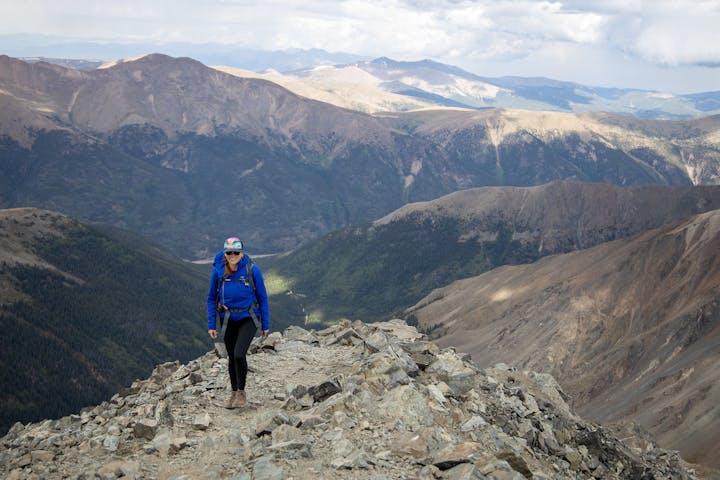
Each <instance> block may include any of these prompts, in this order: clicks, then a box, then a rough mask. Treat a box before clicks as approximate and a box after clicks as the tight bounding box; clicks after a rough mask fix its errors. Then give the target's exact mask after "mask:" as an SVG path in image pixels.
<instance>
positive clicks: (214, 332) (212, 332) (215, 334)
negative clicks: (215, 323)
mask: <svg viewBox="0 0 720 480" xmlns="http://www.w3.org/2000/svg"><path fill="white" fill-rule="evenodd" d="M208 335H210V338H212V339H213V340H215V339H216V338H217V330H208Z"/></svg>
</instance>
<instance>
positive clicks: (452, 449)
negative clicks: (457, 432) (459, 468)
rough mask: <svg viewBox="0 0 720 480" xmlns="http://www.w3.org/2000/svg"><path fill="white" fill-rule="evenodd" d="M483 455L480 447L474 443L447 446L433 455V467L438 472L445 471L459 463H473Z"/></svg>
mask: <svg viewBox="0 0 720 480" xmlns="http://www.w3.org/2000/svg"><path fill="white" fill-rule="evenodd" d="M482 455H483V448H482V445H480V444H479V443H476V442H463V443H460V444H457V445H448V446H447V447H445V448H444V449H442V450H440V451H439V452H438V453H437V454H435V458H434V459H433V462H432V463H433V465H435V466H436V467H438V468H439V469H440V470H447V469H449V468H452V467H454V466H455V465H458V464H460V463H474V462H475V461H476V460H477V459H478V458H480V457H481V456H482Z"/></svg>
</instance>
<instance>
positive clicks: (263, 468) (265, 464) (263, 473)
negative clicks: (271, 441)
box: [252, 455, 285, 480]
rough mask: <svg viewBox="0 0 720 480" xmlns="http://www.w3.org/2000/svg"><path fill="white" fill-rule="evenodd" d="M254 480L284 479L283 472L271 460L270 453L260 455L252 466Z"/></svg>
mask: <svg viewBox="0 0 720 480" xmlns="http://www.w3.org/2000/svg"><path fill="white" fill-rule="evenodd" d="M252 475H253V479H254V480H284V479H285V472H284V470H283V468H282V467H279V466H277V465H276V464H275V463H274V462H273V457H272V456H271V455H266V456H263V457H260V458H258V459H257V461H256V462H255V465H254V466H253V472H252Z"/></svg>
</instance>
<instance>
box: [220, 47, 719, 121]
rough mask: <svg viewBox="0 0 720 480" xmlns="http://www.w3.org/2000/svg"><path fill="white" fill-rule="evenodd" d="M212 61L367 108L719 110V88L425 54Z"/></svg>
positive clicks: (658, 113) (653, 113)
mask: <svg viewBox="0 0 720 480" xmlns="http://www.w3.org/2000/svg"><path fill="white" fill-rule="evenodd" d="M216 68H218V69H220V70H223V71H227V72H229V73H233V74H236V75H239V76H245V77H247V76H250V77H259V78H266V79H268V80H271V81H273V82H276V83H279V84H280V85H283V86H285V87H286V88H288V89H290V90H292V91H294V92H296V93H298V94H300V95H303V96H306V97H309V98H315V99H317V100H322V101H327V102H330V103H333V104H336V105H340V106H344V107H347V108H353V109H358V110H361V111H366V112H368V113H378V112H381V111H406V110H412V109H417V108H423V107H438V106H444V107H459V108H469V109H485V108H504V109H515V110H518V109H519V110H537V111H558V112H572V113H586V112H598V111H604V112H612V113H618V114H623V115H630V116H634V117H638V118H655V119H690V118H697V117H702V116H708V115H715V114H718V113H720V91H714V92H704V93H695V94H686V95H674V94H671V93H666V92H657V91H649V90H638V89H623V88H599V87H592V86H587V85H581V84H578V83H573V82H564V81H559V80H552V79H549V78H542V77H539V78H525V77H483V76H481V75H476V74H474V73H470V72H467V71H465V70H462V69H460V68H457V67H454V66H451V65H446V64H442V63H438V62H434V61H431V60H422V61H415V62H403V61H396V60H392V59H390V58H386V57H381V58H376V59H374V60H364V61H359V62H353V63H349V64H344V65H319V66H312V67H308V68H303V69H298V70H291V71H284V72H282V73H281V72H278V71H269V72H262V73H258V72H254V71H247V70H245V71H243V70H241V69H237V68H233V67H216Z"/></svg>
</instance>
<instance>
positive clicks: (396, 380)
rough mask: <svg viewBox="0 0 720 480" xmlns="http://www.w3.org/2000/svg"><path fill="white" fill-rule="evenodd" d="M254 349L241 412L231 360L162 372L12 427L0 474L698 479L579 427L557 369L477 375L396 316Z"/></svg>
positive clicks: (641, 440)
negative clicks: (68, 411)
mask: <svg viewBox="0 0 720 480" xmlns="http://www.w3.org/2000/svg"><path fill="white" fill-rule="evenodd" d="M251 352H252V353H251V355H250V356H249V358H248V361H249V363H250V365H251V368H252V373H251V374H250V375H249V379H248V380H249V383H248V395H249V400H250V403H249V404H248V405H246V406H245V407H243V408H241V409H235V410H225V409H223V408H222V406H221V405H222V402H223V399H224V398H225V397H226V396H227V395H228V387H227V372H226V368H227V365H226V364H227V360H226V359H224V358H219V357H217V356H216V355H215V353H213V352H209V353H207V354H205V355H203V356H200V357H198V358H196V359H194V360H191V361H189V362H187V363H182V364H181V363H180V362H174V363H170V362H168V363H164V364H161V365H158V366H157V368H156V369H155V370H154V371H153V372H152V375H150V376H149V378H146V379H144V380H136V381H134V382H133V383H132V384H131V385H130V386H129V387H128V388H126V389H124V390H122V391H121V392H118V393H117V394H115V395H114V396H113V397H112V398H110V399H109V400H107V401H105V402H102V403H101V404H99V405H97V406H96V407H94V408H88V409H85V410H83V411H81V412H77V413H74V414H72V415H69V416H66V417H63V418H60V419H56V420H46V421H43V422H39V423H34V424H27V425H22V424H20V423H18V424H16V425H14V426H13V428H12V429H11V430H10V432H8V434H7V435H6V436H4V437H3V438H1V439H0V475H2V476H3V478H7V479H8V480H17V479H25V478H129V479H161V478H162V479H171V478H172V479H181V478H237V479H255V480H270V479H283V478H296V479H307V480H315V479H318V478H322V479H328V480H332V479H347V478H357V479H410V478H414V479H423V480H437V479H446V480H451V479H469V478H477V479H491V478H495V479H497V478H503V479H513V480H522V479H535V480H542V479H568V480H569V479H573V480H574V479H595V478H603V479H640V478H643V479H654V478H657V479H659V478H663V479H677V480H691V479H695V478H698V477H697V476H696V475H695V472H694V471H693V470H692V469H690V468H689V466H688V465H687V464H686V463H685V462H683V461H682V460H681V459H680V457H679V456H678V455H677V453H676V452H669V451H665V450H663V449H661V448H659V447H657V445H656V444H655V443H653V442H652V441H651V440H649V439H648V438H647V437H644V436H643V435H642V434H641V433H640V432H637V433H634V434H631V435H628V434H627V433H620V434H618V433H616V432H613V431H612V430H609V429H607V428H606V427H603V426H601V425H598V424H595V423H591V422H588V421H586V420H583V419H582V418H580V417H579V416H578V415H576V414H575V413H574V412H573V411H572V410H571V409H570V408H569V406H568V405H567V403H566V402H565V400H564V397H565V394H564V392H563V390H562V388H561V387H560V386H559V385H558V384H557V382H556V381H555V380H554V379H553V377H552V376H550V375H548V374H540V373H534V372H530V371H519V370H515V369H513V368H509V367H508V366H507V365H496V366H495V367H491V368H480V367H478V366H477V365H476V364H475V363H473V362H472V361H471V360H470V359H469V358H468V356H467V355H464V354H462V353H458V352H456V351H455V350H454V349H452V348H445V349H441V348H439V347H438V346H437V345H436V344H434V343H432V342H429V341H428V340H427V339H426V338H425V337H424V336H423V335H422V334H419V333H418V332H417V330H415V328H413V327H408V326H407V325H406V324H404V323H403V322H401V321H399V320H393V321H391V322H386V323H375V324H364V323H362V322H359V321H357V322H352V323H351V322H349V321H346V322H341V323H339V324H337V325H335V326H333V327H330V328H327V329H323V330H320V331H308V330H304V329H302V328H300V327H292V328H288V329H287V330H285V331H284V333H283V334H281V333H280V332H275V333H273V334H271V335H270V336H269V337H268V338H267V339H266V341H264V342H256V343H255V344H254V347H252V349H251ZM620 435H622V438H621V437H620Z"/></svg>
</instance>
